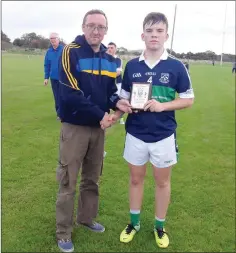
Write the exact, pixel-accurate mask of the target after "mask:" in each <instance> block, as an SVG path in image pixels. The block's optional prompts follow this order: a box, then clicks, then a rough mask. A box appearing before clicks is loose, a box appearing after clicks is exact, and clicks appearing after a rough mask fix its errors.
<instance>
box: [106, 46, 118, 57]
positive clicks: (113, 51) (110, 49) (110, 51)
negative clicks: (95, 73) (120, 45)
mask: <svg viewBox="0 0 236 253" xmlns="http://www.w3.org/2000/svg"><path fill="white" fill-rule="evenodd" d="M107 53H108V54H111V55H112V56H114V55H115V54H116V47H115V46H114V45H108V46H107Z"/></svg>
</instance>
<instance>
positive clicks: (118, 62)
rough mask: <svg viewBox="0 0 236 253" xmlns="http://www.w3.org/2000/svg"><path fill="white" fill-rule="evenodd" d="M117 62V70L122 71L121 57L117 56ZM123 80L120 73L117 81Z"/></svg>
mask: <svg viewBox="0 0 236 253" xmlns="http://www.w3.org/2000/svg"><path fill="white" fill-rule="evenodd" d="M115 62H116V65H117V69H116V70H120V71H122V61H121V59H120V58H119V57H117V56H116V57H115ZM121 82H122V76H121V75H119V76H117V77H116V83H121Z"/></svg>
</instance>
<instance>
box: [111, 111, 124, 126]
mask: <svg viewBox="0 0 236 253" xmlns="http://www.w3.org/2000/svg"><path fill="white" fill-rule="evenodd" d="M123 114H124V113H123V112H122V111H120V110H116V111H115V112H114V113H113V114H110V115H109V121H110V122H111V124H112V125H114V124H115V123H116V122H117V120H119V119H120V117H121V116H122V115H123Z"/></svg>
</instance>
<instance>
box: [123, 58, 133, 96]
mask: <svg viewBox="0 0 236 253" xmlns="http://www.w3.org/2000/svg"><path fill="white" fill-rule="evenodd" d="M131 85H132V81H131V80H130V77H129V63H127V64H126V66H125V71H124V75H123V79H122V85H121V91H120V97H121V98H124V99H129V98H130V92H131Z"/></svg>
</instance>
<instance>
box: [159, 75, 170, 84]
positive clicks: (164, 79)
mask: <svg viewBox="0 0 236 253" xmlns="http://www.w3.org/2000/svg"><path fill="white" fill-rule="evenodd" d="M169 79H170V74H169V73H161V78H160V79H159V81H160V82H161V83H169V81H170V80H169Z"/></svg>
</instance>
